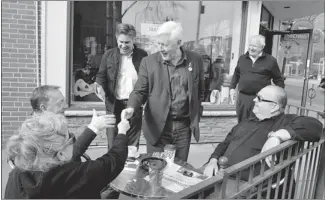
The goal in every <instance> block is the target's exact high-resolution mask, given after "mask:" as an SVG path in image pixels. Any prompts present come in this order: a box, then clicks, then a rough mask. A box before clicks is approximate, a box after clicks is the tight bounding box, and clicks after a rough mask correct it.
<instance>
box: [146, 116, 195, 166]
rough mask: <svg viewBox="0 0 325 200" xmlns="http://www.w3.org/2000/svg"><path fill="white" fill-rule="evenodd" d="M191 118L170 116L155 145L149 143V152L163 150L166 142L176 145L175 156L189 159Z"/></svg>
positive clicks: (185, 159) (184, 159)
mask: <svg viewBox="0 0 325 200" xmlns="http://www.w3.org/2000/svg"><path fill="white" fill-rule="evenodd" d="M190 124H191V122H190V120H189V119H183V120H173V119H171V118H168V119H167V121H166V124H165V127H164V130H163V132H162V134H161V136H160V138H159V140H158V142H157V143H156V144H154V145H151V144H148V143H147V153H153V152H163V151H164V147H165V145H166V144H173V145H175V147H176V155H175V157H176V158H178V159H180V160H183V161H185V162H186V161H187V158H188V153H189V151H190V144H191V129H190Z"/></svg>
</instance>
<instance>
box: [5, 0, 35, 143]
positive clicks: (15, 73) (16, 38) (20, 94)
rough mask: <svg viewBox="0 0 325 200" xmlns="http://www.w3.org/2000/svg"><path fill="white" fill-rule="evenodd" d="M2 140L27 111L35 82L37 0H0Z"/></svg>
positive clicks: (9, 133) (21, 120)
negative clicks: (0, 3) (0, 14)
mask: <svg viewBox="0 0 325 200" xmlns="http://www.w3.org/2000/svg"><path fill="white" fill-rule="evenodd" d="M1 8H2V16H1V17H2V85H1V90H2V110H1V111H2V119H1V120H2V130H1V131H2V135H1V136H2V141H3V142H5V139H6V138H8V137H9V136H11V135H12V134H13V133H14V132H15V131H17V130H18V128H19V127H20V125H21V123H22V122H23V121H24V120H25V119H26V117H27V116H29V115H30V114H31V106H30V103H29V97H30V96H31V92H32V90H33V89H34V88H35V87H36V86H37V82H38V80H37V79H38V78H39V68H38V66H37V63H38V60H37V59H39V56H38V54H37V45H38V44H39V43H38V42H37V40H38V38H37V37H38V35H37V31H38V27H37V23H36V20H37V19H38V17H37V15H38V8H37V1H2V7H1Z"/></svg>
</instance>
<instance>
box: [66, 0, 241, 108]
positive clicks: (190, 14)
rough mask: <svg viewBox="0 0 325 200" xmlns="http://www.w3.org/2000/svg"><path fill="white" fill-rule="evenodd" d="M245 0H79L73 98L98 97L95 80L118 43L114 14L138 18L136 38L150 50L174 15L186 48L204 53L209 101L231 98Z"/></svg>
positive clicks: (76, 5) (128, 19) (121, 18)
mask: <svg viewBox="0 0 325 200" xmlns="http://www.w3.org/2000/svg"><path fill="white" fill-rule="evenodd" d="M241 5H242V2H241V1H231V2H228V1H223V2H221V1H202V2H199V1H137V2H135V1H122V2H116V4H115V6H114V5H113V3H112V2H109V3H107V2H74V12H75V13H74V35H73V36H74V37H73V44H74V45H73V48H74V49H73V51H74V55H73V78H72V80H73V81H72V82H73V85H72V88H73V91H74V97H75V98H74V100H75V101H99V99H98V98H97V97H96V95H95V94H94V90H93V87H92V84H93V82H94V80H95V79H94V77H95V76H96V73H97V71H98V68H99V65H100V60H101V56H102V55H103V53H104V51H105V49H109V48H111V47H113V46H114V42H112V41H114V40H115V36H114V35H115V34H113V33H112V32H111V31H112V29H113V28H114V26H113V20H112V19H115V21H116V22H123V23H129V24H133V25H134V26H135V27H136V30H137V37H136V41H135V44H136V45H137V46H138V47H140V48H142V49H144V50H146V51H147V52H148V54H152V53H155V52H156V51H157V46H156V45H155V42H154V35H155V31H156V30H157V28H158V26H159V25H160V24H161V23H163V22H165V21H168V20H175V21H177V22H180V23H182V26H183V31H184V38H183V48H185V49H188V50H193V51H196V52H198V53H200V54H201V55H202V57H203V58H204V78H205V90H206V94H205V102H211V103H213V104H216V105H219V104H228V103H229V100H228V96H229V88H228V87H229V82H230V80H231V74H232V72H233V70H234V68H235V66H236V63H237V58H238V54H239V45H240V44H239V40H240V30H241V29H240V26H241V15H242V13H241V12H242V8H241ZM113 8H115V10H114V9H113ZM114 13H115V15H114ZM80 79H81V80H80ZM78 80H79V81H78ZM82 95H83V96H82Z"/></svg>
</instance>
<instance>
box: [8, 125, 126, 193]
mask: <svg viewBox="0 0 325 200" xmlns="http://www.w3.org/2000/svg"><path fill="white" fill-rule="evenodd" d="M95 137H96V134H95V133H94V132H92V131H91V130H90V129H89V128H86V130H85V131H84V133H83V134H82V135H80V137H79V138H78V139H77V141H76V143H75V145H74V151H73V158H72V161H70V162H69V163H66V164H63V165H59V166H56V167H53V168H52V169H50V170H49V171H47V172H41V171H24V170H21V169H19V168H17V167H15V168H14V169H13V170H12V171H11V172H10V174H9V178H8V182H7V186H6V191H5V196H4V197H5V199H26V198H28V199H99V198H100V191H101V190H102V189H103V188H104V187H106V186H107V184H109V183H110V182H111V181H112V180H114V179H115V178H116V177H117V176H118V175H119V174H120V172H121V171H122V170H123V168H124V163H125V161H126V158H127V155H128V150H127V143H128V137H127V136H126V135H121V134H119V135H117V137H116V139H115V141H114V144H113V146H112V148H111V149H110V150H109V152H107V153H106V154H104V155H103V156H101V157H99V158H97V159H96V160H93V161H86V162H81V161H77V160H79V159H77V158H78V157H79V156H81V155H82V154H83V153H84V152H85V151H86V150H87V147H88V146H89V144H90V143H91V141H92V140H93V139H94V138H95Z"/></svg>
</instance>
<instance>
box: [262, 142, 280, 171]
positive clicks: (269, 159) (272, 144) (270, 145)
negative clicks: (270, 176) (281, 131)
mask: <svg viewBox="0 0 325 200" xmlns="http://www.w3.org/2000/svg"><path fill="white" fill-rule="evenodd" d="M279 144H281V141H280V140H279V138H277V137H270V138H269V139H268V140H266V142H265V144H264V146H263V148H262V150H261V153H263V152H265V151H267V150H269V149H272V148H273V147H276V146H278V145H279ZM276 160H277V159H276V156H274V161H276ZM265 162H266V164H267V165H268V166H269V167H271V163H272V156H269V157H267V158H265Z"/></svg>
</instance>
